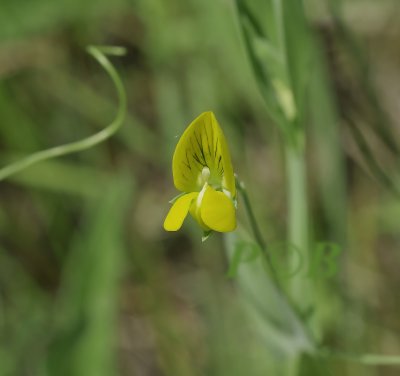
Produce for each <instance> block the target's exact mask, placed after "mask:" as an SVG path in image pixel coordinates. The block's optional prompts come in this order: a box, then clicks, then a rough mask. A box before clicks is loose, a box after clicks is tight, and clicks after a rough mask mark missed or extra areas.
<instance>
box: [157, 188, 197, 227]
mask: <svg viewBox="0 0 400 376" xmlns="http://www.w3.org/2000/svg"><path fill="white" fill-rule="evenodd" d="M197 196H198V193H197V192H192V193H188V194H186V195H183V196H181V197H179V198H178V199H177V200H176V201H175V202H174V204H173V205H172V206H171V209H170V210H169V212H168V215H167V217H166V218H165V221H164V229H165V230H167V231H178V230H179V229H180V228H181V227H182V224H183V221H184V220H185V218H186V216H187V214H188V212H189V208H190V205H191V204H192V201H193V200H195V199H196V197H197Z"/></svg>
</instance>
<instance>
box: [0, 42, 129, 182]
mask: <svg viewBox="0 0 400 376" xmlns="http://www.w3.org/2000/svg"><path fill="white" fill-rule="evenodd" d="M87 52H88V53H89V54H90V55H92V56H93V58H95V59H96V60H97V62H98V63H99V64H100V65H101V66H102V67H103V68H104V70H105V71H106V72H107V73H108V75H109V76H110V78H111V80H112V82H113V83H114V86H115V89H116V91H117V96H118V108H117V113H116V115H115V118H114V120H113V121H112V122H111V123H110V124H109V125H108V126H107V127H106V128H104V129H102V130H101V131H100V132H98V133H95V134H94V135H92V136H89V137H86V138H84V139H82V140H79V141H75V142H71V143H67V144H64V145H60V146H55V147H52V148H50V149H45V150H41V151H38V152H35V153H33V154H30V155H28V156H26V157H25V158H22V159H20V160H18V161H16V162H13V163H10V164H8V165H7V166H5V167H3V168H1V169H0V181H2V180H4V179H6V178H8V177H10V176H11V175H14V174H16V173H18V172H20V171H22V170H25V169H26V168H28V167H30V166H32V165H34V164H36V163H38V162H41V161H44V160H48V159H52V158H55V157H60V156H62V155H66V154H71V153H75V152H78V151H82V150H85V149H89V148H91V147H93V146H95V145H97V144H99V143H101V142H103V141H104V140H106V139H108V138H110V137H111V136H112V135H113V134H114V133H115V132H117V131H118V129H119V128H120V127H121V126H122V124H123V122H124V119H125V114H126V94H125V89H124V86H123V84H122V81H121V78H120V76H119V74H118V73H117V71H116V69H115V68H114V66H113V65H112V64H111V62H110V61H109V60H108V58H107V56H106V55H114V56H121V55H124V54H125V49H124V48H122V47H113V46H89V47H87Z"/></svg>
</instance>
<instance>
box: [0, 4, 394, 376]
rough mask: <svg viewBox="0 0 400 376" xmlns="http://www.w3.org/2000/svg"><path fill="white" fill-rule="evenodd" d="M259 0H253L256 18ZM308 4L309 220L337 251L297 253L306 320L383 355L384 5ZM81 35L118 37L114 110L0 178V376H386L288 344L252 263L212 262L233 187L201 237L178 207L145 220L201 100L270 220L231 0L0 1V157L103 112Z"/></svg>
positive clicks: (265, 165)
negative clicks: (123, 111)
mask: <svg viewBox="0 0 400 376" xmlns="http://www.w3.org/2000/svg"><path fill="white" fill-rule="evenodd" d="M287 1H289V0H287ZM268 2H270V1H269V0H257V1H254V2H253V3H252V4H251V6H252V7H253V12H254V14H255V15H256V16H258V17H259V18H260V19H261V20H263V17H264V16H265V20H268V17H273V15H270V14H266V13H263V12H264V11H265V12H266V10H265V8H263V3H268ZM278 2H279V1H278ZM249 3H251V1H250V2H249ZM257 7H259V8H257ZM305 9H306V14H307V20H308V22H309V25H310V27H311V31H312V34H313V38H314V42H315V44H314V47H313V48H314V50H315V51H314V54H315V56H318V62H319V63H318V66H309V67H308V68H307V69H308V71H309V73H310V75H311V84H310V90H309V94H308V97H309V104H308V106H309V108H308V114H309V115H308V118H307V121H306V124H307V126H306V129H305V134H306V143H305V145H306V147H305V150H306V161H307V182H308V193H307V194H308V199H309V203H308V206H309V216H310V226H309V232H310V238H311V239H312V240H311V244H315V242H317V241H327V242H334V243H335V244H338V245H339V246H340V248H341V249H342V250H343V252H342V254H341V256H340V258H338V260H337V263H338V272H337V274H336V275H335V276H334V277H332V278H329V279H327V278H323V276H317V277H315V276H314V277H312V278H310V277H305V276H304V274H306V271H302V273H303V274H302V275H303V277H302V278H309V279H310V282H311V284H312V285H313V289H314V291H313V306H312V309H311V311H310V312H308V313H305V315H304V321H305V322H306V323H307V325H309V326H310V327H311V328H312V330H313V331H314V333H315V335H316V337H317V338H318V341H319V343H321V344H322V345H323V346H328V347H330V348H333V349H337V350H339V351H342V352H350V353H353V354H359V353H376V354H388V355H399V356H400V315H399V312H400V295H399V292H398V290H399V287H400V274H399V272H398V270H399V266H400V254H399V246H400V223H399V218H400V201H399V188H400V176H399V168H398V167H399V150H400V148H399V146H398V144H399V143H398V140H399V138H398V136H399V127H400V122H399V118H400V51H399V48H398V46H399V43H400V24H399V22H398V19H399V16H400V4H399V2H398V0H392V1H390V0H381V1H376V0H344V1H342V2H340V3H339V2H338V1H327V0H306V1H305ZM286 21H287V22H288V23H289V24H290V22H291V20H290V19H287V20H286ZM261 22H262V21H261ZM299 38H300V36H299ZM89 44H102V45H119V46H124V47H126V48H127V54H126V56H124V57H113V58H112V61H113V63H114V64H115V67H116V69H117V70H118V71H119V72H120V74H121V78H122V80H123V82H124V85H125V88H126V91H127V96H128V113H127V118H126V121H125V123H124V125H123V128H122V129H121V130H120V131H119V132H118V133H117V134H116V135H115V136H114V137H112V138H111V139H110V140H108V141H107V142H104V143H102V144H100V145H98V146H96V147H94V148H92V149H90V150H87V151H83V152H80V153H76V154H73V155H69V156H65V157H62V158H59V159H53V160H50V161H46V162H43V163H40V164H38V165H35V166H33V167H30V168H29V169H27V170H25V171H23V172H21V173H19V174H16V175H14V176H12V177H10V178H9V179H8V180H6V181H2V182H1V183H0V375H1V376H3V375H4V376H6V375H7V376H8V375H57V376H58V375H61V376H63V375H65V376H66V375H76V376H81V375H82V376H88V375H95V376H101V375H104V376H106V375H107V376H108V375H138V376H153V375H171V376H191V375H207V376H209V375H210V376H211V375H217V376H224V375H229V376H231V375H238V376H242V375H256V376H257V375H273V376H275V375H276V376H279V375H307V376H310V375H311V376H312V375H355V376H358V375H362V376H369V375H371V376H375V375H385V376H387V375H398V374H399V372H400V366H395V365H392V366H377V365H374V364H372V365H366V364H360V363H359V362H357V361H354V360H351V359H350V360H346V359H344V358H341V357H336V358H329V357H328V358H323V359H322V358H319V357H315V356H311V355H308V356H301V355H302V349H303V347H302V344H301V343H302V338H300V337H299V336H301V334H300V335H298V333H297V332H296V329H293V328H295V327H296V324H295V323H294V324H293V323H289V322H288V321H290V318H287V317H288V316H287V315H285V313H284V312H282V309H283V308H282V307H280V306H279V305H278V303H276V302H275V300H274V297H273V292H271V290H270V289H269V288H268V286H267V284H266V283H267V282H265V281H264V280H263V278H264V277H265V276H264V275H256V274H254V273H248V274H247V275H245V276H244V277H243V278H244V279H245V283H248V285H251V286H252V288H251V292H252V293H253V294H254V296H253V299H248V296H249V295H250V294H249V293H248V291H247V290H243V289H241V288H240V283H239V282H240V281H239V278H240V277H239V276H238V277H237V278H228V277H227V276H226V273H227V270H228V268H229V256H230V255H231V253H229V252H232V248H230V247H231V245H232V243H233V242H235V241H237V239H238V238H239V239H241V238H245V239H246V238H247V237H248V233H249V232H250V230H249V228H248V219H247V218H246V214H245V212H244V210H243V207H242V205H241V202H240V200H239V209H238V217H239V229H238V231H237V233H236V234H234V235H228V236H225V237H224V236H222V235H220V234H216V235H214V236H212V237H211V238H210V239H209V240H208V241H207V242H205V243H202V242H201V231H200V229H199V228H198V227H197V226H196V224H195V223H194V221H193V220H192V219H189V220H187V221H186V222H185V224H184V227H183V229H182V230H181V231H179V232H178V233H166V232H165V231H164V230H163V228H162V223H163V221H164V217H165V215H166V213H167V211H168V209H169V207H170V204H169V203H168V201H169V200H170V199H171V198H172V197H174V196H175V195H176V194H177V192H176V190H175V189H174V186H173V181H172V173H171V159H172V153H173V150H174V147H175V145H176V143H177V140H178V137H179V135H180V134H181V133H182V132H183V130H184V129H185V127H186V126H187V125H188V124H189V123H190V122H191V120H193V119H194V118H195V117H196V116H197V115H198V114H200V113H201V112H203V111H206V110H212V111H214V112H215V114H216V116H217V118H218V120H219V122H220V124H221V126H222V128H223V130H224V133H225V135H226V137H227V139H228V143H229V146H230V150H231V154H232V158H233V164H234V168H235V171H236V172H237V173H238V175H239V176H240V178H241V179H242V180H243V181H244V182H245V183H246V186H247V189H248V191H249V195H250V198H251V200H252V202H253V204H254V207H255V214H256V216H257V219H258V221H259V224H260V227H261V230H262V232H263V235H264V237H265V239H266V240H267V242H268V243H270V242H281V241H284V240H285V239H286V237H287V235H286V233H287V230H286V228H287V221H288V220H287V211H288V210H287V206H288V204H287V190H288V189H287V182H286V172H285V170H286V168H285V162H284V160H285V158H284V150H283V146H282V134H281V133H280V131H279V128H278V127H277V126H276V124H275V122H274V121H272V120H271V116H270V115H271V114H270V112H269V111H268V109H267V108H266V106H265V103H264V101H263V99H262V96H261V95H260V92H259V90H258V88H257V83H256V79H255V78H254V75H253V72H252V69H251V65H250V64H249V59H248V58H247V57H246V53H245V49H244V47H243V36H242V35H241V32H240V29H239V26H238V12H237V9H236V8H235V4H234V2H233V1H231V0H202V1H199V0H187V1H182V0H181V1H179V0H169V1H168V2H167V1H160V0H131V1H129V0H114V1H106V0H97V1H94V0H86V1H85V2H82V1H76V0H59V1H50V0H30V1H22V0H14V1H7V0H3V1H1V3H0V78H1V81H0V159H1V165H2V166H5V165H6V164H7V163H9V162H11V161H15V160H17V159H18V158H20V157H22V156H25V155H27V154H29V153H32V152H34V151H38V150H42V149H46V148H48V147H51V146H55V145H60V144H63V143H67V142H71V141H75V140H78V139H81V138H84V137H86V136H89V135H91V134H93V133H95V132H97V131H99V130H100V129H102V128H103V127H105V126H106V125H107V124H108V123H109V122H110V121H111V120H112V119H113V116H114V113H115V108H116V105H117V103H116V99H115V93H114V88H113V86H112V83H111V82H110V79H109V77H108V76H107V75H106V73H105V72H104V71H103V70H102V68H101V67H100V66H99V65H98V64H97V63H96V61H94V60H93V59H92V58H91V57H90V56H89V55H87V54H86V52H85V47H86V46H87V45H89ZM310 247H312V246H310ZM226 249H227V251H226ZM229 249H231V251H229ZM310 252H312V248H310ZM243 268H245V266H244V267H243ZM241 269H242V267H241ZM243 270H244V269H243ZM261 274H262V273H261ZM246 291H247V293H246ZM307 293H308V292H307V291H304V295H305V296H306V295H307ZM301 299H302V295H301V293H300V295H297V296H296V300H301ZM304 299H306V298H304ZM307 299H308V298H307ZM269 311H271V312H273V313H274V314H275V315H277V316H280V317H281V318H282V317H283V319H282V320H283V323H282V322H281V323H280V324H279V323H278V324H279V325H280V326H279V325H278V324H276V322H275V321H274V320H271V315H270V312H269ZM286 318H287V320H288V321H286ZM292 329H293V330H292ZM285 333H286V334H285ZM296 333H297V334H296ZM294 358H295V360H293V359H294Z"/></svg>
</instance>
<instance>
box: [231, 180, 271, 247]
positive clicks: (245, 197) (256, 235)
mask: <svg viewBox="0 0 400 376" xmlns="http://www.w3.org/2000/svg"><path fill="white" fill-rule="evenodd" d="M236 187H237V189H238V191H239V192H240V194H241V195H242V198H243V203H244V206H245V208H246V212H247V215H248V217H249V220H250V226H251V229H252V230H253V234H254V238H255V240H256V242H257V244H258V245H259V247H260V248H261V249H262V250H263V251H265V249H266V243H265V241H264V238H263V236H262V235H261V231H260V228H259V227H258V223H257V220H256V217H255V215H254V212H253V208H252V206H251V203H250V199H249V195H248V194H247V190H246V187H245V185H244V183H243V182H242V181H240V180H239V179H238V178H237V177H236Z"/></svg>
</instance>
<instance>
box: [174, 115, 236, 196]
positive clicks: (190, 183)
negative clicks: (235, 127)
mask: <svg viewBox="0 0 400 376" xmlns="http://www.w3.org/2000/svg"><path fill="white" fill-rule="evenodd" d="M204 167H208V168H209V169H210V180H209V181H210V183H211V184H212V185H214V186H218V185H221V188H224V189H226V190H228V191H230V192H231V194H232V196H233V197H235V195H236V192H235V177H234V175H233V168H232V163H231V157H230V154H229V150H228V146H227V144H226V141H225V137H224V134H223V133H222V130H221V128H220V126H219V124H218V122H217V119H216V118H215V116H214V114H213V113H212V112H211V111H209V112H203V113H202V114H201V115H200V116H198V117H197V118H196V119H195V120H194V121H193V122H192V123H191V124H190V125H189V126H188V128H187V129H186V130H185V132H184V133H183V135H182V136H181V138H180V140H179V142H178V144H177V146H176V149H175V152H174V157H173V160H172V172H173V176H174V184H175V187H176V188H177V189H178V190H180V191H182V192H193V191H200V190H201V188H202V187H203V185H204V181H202V180H201V172H202V170H203V168H204Z"/></svg>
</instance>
